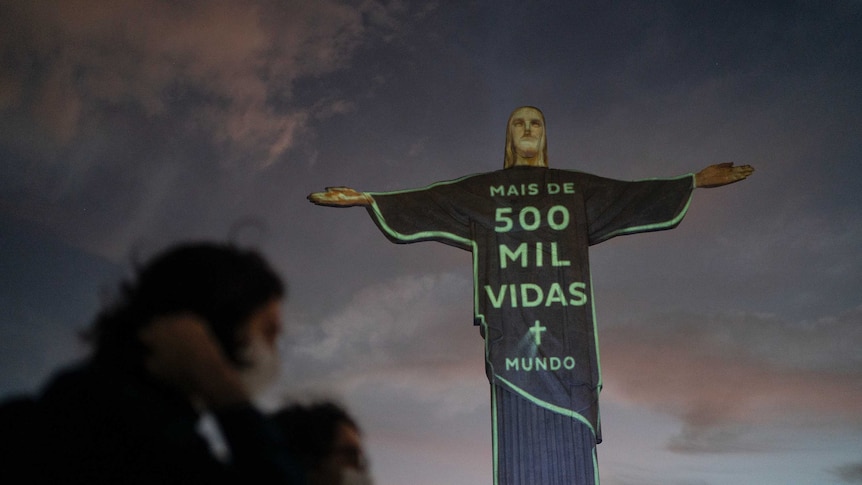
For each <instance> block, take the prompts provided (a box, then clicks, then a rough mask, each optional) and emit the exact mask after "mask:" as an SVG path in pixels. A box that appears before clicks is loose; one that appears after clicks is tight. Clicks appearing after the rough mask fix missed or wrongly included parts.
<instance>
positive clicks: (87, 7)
mask: <svg viewBox="0 0 862 485" xmlns="http://www.w3.org/2000/svg"><path fill="white" fill-rule="evenodd" d="M561 5H564V6H561ZM521 105H533V106H537V107H539V108H540V109H542V110H543V111H544V113H545V116H546V120H547V138H548V144H549V163H550V165H551V166H552V167H554V168H561V169H573V170H581V171H585V172H590V173H595V174H598V175H603V176H606V177H612V178H617V179H623V180H634V179H642V178H650V177H672V176H677V175H681V174H685V173H689V172H696V171H698V170H699V169H701V168H703V167H705V166H707V165H710V164H713V163H720V162H735V163H738V164H751V165H753V166H754V167H755V168H756V170H757V171H756V172H755V173H754V175H753V176H752V177H751V178H749V179H748V180H746V181H743V182H741V183H738V184H734V185H730V186H727V187H723V188H718V189H698V190H696V191H695V194H694V197H693V201H692V203H691V207H690V209H689V211H688V214H687V216H686V218H685V219H684V220H683V221H682V223H681V224H680V225H679V227H677V228H676V229H674V230H671V231H664V232H657V233H649V234H641V235H633V236H627V237H618V238H615V239H612V240H610V241H607V242H605V243H602V244H599V245H596V246H594V247H592V248H591V264H592V273H593V285H594V291H595V295H594V296H595V306H596V315H597V319H598V329H599V339H600V342H601V346H600V349H601V364H602V371H603V380H604V390H603V392H602V394H601V414H602V429H603V437H604V442H603V443H602V444H600V445H599V446H598V461H599V470H600V476H601V483H602V484H603V485H731V484H734V485H735V484H757V485H787V484H803V485H843V484H860V483H862V251H860V249H862V2H860V1H859V0H822V1H821V0H810V1H789V0H788V1H718V0H716V1H691V0H681V1H594V2H585V1H571V2H523V1H522V2H513V1H509V0H504V1H464V2H454V1H452V2H419V1H416V2H412V1H398V0H393V1H378V0H356V1H336V0H319V1H278V0H269V1H252V0H248V1H240V0H229V1H228V0H226V1H206V2H203V1H201V2H176V1H166V0H162V1H156V0H104V1H96V0H89V1H83V0H81V1H78V0H56V1H47V0H45V1H37V0H33V1H23V0H0V170H2V172H0V369H2V373H0V398H3V397H7V396H9V395H12V394H15V393H20V392H32V391H36V390H37V389H39V388H40V387H41V386H42V385H44V383H45V381H46V379H48V378H49V377H50V375H52V374H53V373H54V372H56V371H57V370H58V369H60V368H62V367H63V366H64V365H68V364H69V363H71V362H74V361H75V360H76V359H78V358H80V357H81V356H83V355H85V352H86V348H85V347H83V346H82V345H81V343H80V342H79V340H78V337H77V335H78V332H80V331H81V330H82V329H84V328H86V326H87V325H89V323H90V321H91V320H92V318H93V316H94V315H95V313H96V312H97V311H98V309H99V308H100V306H101V305H102V303H104V302H105V301H110V297H111V295H112V294H113V292H114V291H115V290H116V288H117V285H118V283H119V282H120V281H121V279H122V278H124V277H126V276H128V275H129V274H130V272H131V268H132V267H133V263H135V262H139V261H143V260H146V259H147V258H148V257H150V256H152V255H153V254H155V253H156V252H158V251H159V250H161V249H163V248H165V247H167V246H168V245H170V244H173V243H177V242H180V241H188V240H199V239H209V240H220V241H227V240H231V241H235V242H238V243H239V244H241V245H245V246H252V247H257V248H260V249H261V250H262V251H263V252H264V254H265V255H266V256H267V258H268V259H270V260H271V261H272V263H273V264H274V266H275V267H276V268H277V270H278V271H279V272H280V273H281V274H282V275H283V276H284V278H285V279H286V280H287V282H288V284H289V287H290V290H289V291H290V293H289V299H288V300H287V301H286V303H285V306H284V312H285V324H286V332H285V335H284V342H283V345H282V348H283V351H284V357H285V358H284V365H283V367H284V369H283V370H284V372H283V377H282V381H281V383H280V385H279V386H278V388H277V389H275V390H274V391H273V393H272V394H271V395H270V396H268V399H267V401H266V403H267V405H269V406H276V405H278V404H280V403H283V402H288V401H293V400H309V399H312V398H322V397H332V398H335V399H337V400H339V401H341V402H343V403H344V404H345V405H346V406H347V407H348V408H349V409H350V410H351V412H352V413H353V414H354V415H355V416H356V418H357V419H358V421H359V422H360V424H361V425H362V427H363V429H364V432H365V438H366V442H367V446H368V453H369V455H370V460H371V464H372V472H373V474H374V476H375V479H376V482H377V483H378V484H379V485H441V484H447V485H475V484H487V483H491V421H490V404H489V403H490V395H489V387H488V382H487V379H486V378H485V374H484V363H483V342H482V339H481V337H480V336H479V331H478V328H477V327H474V326H473V325H472V310H473V305H472V301H471V298H472V294H473V293H472V292H473V290H472V272H471V270H472V267H471V259H470V253H468V252H466V251H461V250H458V249H455V248H452V247H449V246H446V245H443V244H439V243H432V242H425V243H419V244H410V245H396V244H392V243H390V242H389V241H388V240H387V239H386V237H384V236H383V235H382V234H381V233H380V231H379V230H378V229H377V227H376V226H375V225H374V223H373V222H372V220H371V218H370V217H369V216H368V215H367V213H366V212H365V210H363V209H360V208H343V209H336V208H328V207H319V206H315V205H313V204H311V203H309V202H308V201H307V200H306V195H307V194H308V193H310V192H314V191H319V190H323V188H324V187H326V186H332V185H348V186H351V187H354V188H356V189H358V190H367V191H389V190H396V189H405V188H415V187H422V186H425V185H428V184H430V183H433V182H437V181H441V180H450V179H454V178H457V177H460V176H463V175H467V174H470V173H479V172H488V171H492V170H497V169H499V168H502V166H503V144H504V140H505V125H506V119H507V117H508V115H509V113H510V112H511V111H512V110H513V109H514V108H516V107H518V106H521Z"/></svg>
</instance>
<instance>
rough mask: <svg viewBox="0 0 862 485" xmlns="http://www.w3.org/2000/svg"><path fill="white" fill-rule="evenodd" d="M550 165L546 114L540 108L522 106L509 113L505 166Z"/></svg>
mask: <svg viewBox="0 0 862 485" xmlns="http://www.w3.org/2000/svg"><path fill="white" fill-rule="evenodd" d="M518 165H526V166H532V167H547V166H548V141H547V139H546V138H545V115H543V114H542V111H541V110H539V108H534V107H532V106H521V107H520V108H518V109H516V110H515V111H513V112H512V114H511V115H509V122H508V124H507V125H506V153H505V157H504V159H503V167H504V168H510V167H514V166H518Z"/></svg>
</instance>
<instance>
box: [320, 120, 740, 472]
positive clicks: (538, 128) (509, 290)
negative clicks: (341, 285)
mask: <svg viewBox="0 0 862 485" xmlns="http://www.w3.org/2000/svg"><path fill="white" fill-rule="evenodd" d="M504 167H505V168H504V169H503V170H498V171H495V172H490V173H483V174H475V175H468V176H466V177H462V178H459V179H457V180H451V181H446V182H438V183H435V184H432V185H429V186H428V187H424V188H420V189H412V190H401V191H396V192H387V193H381V192H358V191H356V190H353V189H351V188H348V187H329V188H327V190H326V192H317V193H313V194H310V195H309V196H308V199H309V200H310V201H312V202H314V203H315V204H319V205H327V206H354V205H361V206H366V207H367V209H368V212H369V213H370V214H371V217H372V218H373V219H374V221H375V223H376V224H377V225H378V227H379V228H380V230H381V231H382V232H383V233H384V234H385V235H386V236H387V237H388V238H389V239H390V240H392V241H393V242H397V243H412V242H417V241H439V242H443V243H446V244H449V245H452V246H456V247H459V248H461V249H466V250H468V251H472V253H473V278H474V281H473V288H474V295H473V297H474V312H475V315H474V317H475V324H476V325H478V326H480V332H481V335H482V337H483V338H484V339H485V363H486V364H485V366H486V374H487V376H488V380H489V381H490V383H491V388H492V392H491V408H492V419H493V457H494V463H493V465H494V483H495V484H498V485H516V484H517V485H545V484H550V483H554V484H557V483H559V484H566V485H569V484H592V483H597V482H598V466H597V464H596V453H595V446H596V444H597V443H599V442H601V429H600V425H599V411H598V398H599V391H600V390H601V387H602V379H601V372H600V367H599V358H598V354H599V352H598V341H597V335H596V327H595V319H594V317H593V312H594V305H593V289H592V284H591V279H590V268H589V260H588V247H589V246H590V245H593V244H597V243H600V242H602V241H606V240H608V239H610V238H612V237H615V236H619V235H625V234H633V233H638V232H647V231H657V230H663V229H671V228H673V227H675V226H676V225H677V224H679V222H680V221H681V220H682V218H683V216H684V215H685V213H686V210H687V209H688V205H689V202H690V199H691V193H692V189H694V188H695V187H718V186H722V185H727V184H730V183H733V182H737V181H740V180H743V179H745V178H746V177H748V176H749V175H751V174H752V172H753V171H754V169H753V168H752V167H750V166H748V165H744V166H734V165H733V164H732V163H725V164H718V165H711V166H709V167H707V168H705V169H703V170H702V171H700V172H698V173H697V174H688V175H684V176H681V177H677V178H672V179H651V180H645V181H635V182H624V181H618V180H611V179H607V178H603V177H598V176H595V175H590V174H586V173H582V172H577V171H571V170H557V169H551V168H548V154H547V142H546V138H545V119H544V115H543V114H542V112H541V111H539V110H538V109H536V108H533V107H521V108H518V109H516V110H515V111H514V112H513V113H512V115H511V116H510V117H509V122H508V126H507V128H506V150H505V163H504Z"/></svg>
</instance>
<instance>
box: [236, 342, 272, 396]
mask: <svg viewBox="0 0 862 485" xmlns="http://www.w3.org/2000/svg"><path fill="white" fill-rule="evenodd" d="M239 356H240V358H241V359H242V360H243V361H244V362H247V363H248V366H246V367H243V368H241V369H240V371H239V372H240V379H242V383H243V384H244V385H245V388H246V390H248V392H249V393H250V394H251V395H252V396H259V395H260V394H261V393H263V392H264V391H266V390H267V389H269V388H270V387H271V386H272V385H273V384H275V382H276V380H278V374H279V371H280V368H281V365H280V359H279V356H278V349H277V347H276V346H274V345H270V344H269V343H267V341H266V340H265V339H264V338H263V337H261V336H258V335H254V336H252V338H251V340H250V341H249V343H248V345H246V347H245V348H243V349H242V350H241V351H240V355H239Z"/></svg>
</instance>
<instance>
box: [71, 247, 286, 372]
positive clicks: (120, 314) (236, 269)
mask: <svg viewBox="0 0 862 485" xmlns="http://www.w3.org/2000/svg"><path fill="white" fill-rule="evenodd" d="M285 291H286V290H285V286H284V284H283V283H282V281H281V278H279V276H278V275H277V274H276V273H275V271H274V270H273V269H272V268H271V267H270V266H269V264H268V263H267V262H266V260H264V258H263V257H262V256H261V255H260V254H259V253H258V252H256V251H253V250H247V249H239V248H237V247H235V246H233V245H230V244H219V243H207V242H198V243H186V244H181V245H177V246H173V247H171V248H168V249H167V250H165V251H164V252H163V253H161V254H159V255H157V256H156V257H154V258H153V259H152V260H150V261H149V262H148V263H147V264H145V265H143V266H142V267H139V268H138V269H137V271H136V275H135V277H134V279H133V280H132V281H126V282H124V283H123V284H122V285H121V287H120V294H119V298H118V300H117V301H116V302H115V303H114V304H113V305H110V306H108V307H107V308H105V309H104V310H103V311H102V312H101V313H100V314H99V315H98V316H97V317H96V320H95V322H94V324H93V326H92V328H91V329H90V332H89V333H88V334H87V337H88V338H89V339H90V340H91V341H92V342H93V343H94V344H95V348H94V355H93V358H94V359H95V360H96V361H97V362H103V363H108V364H111V365H123V366H131V367H135V368H137V367H139V366H140V365H142V362H143V357H144V348H143V346H142V344H141V343H140V342H139V340H138V337H137V335H138V332H139V331H140V330H141V329H142V328H143V327H145V326H146V325H148V324H149V323H150V322H152V321H153V319H154V318H156V317H159V316H164V315H171V314H176V313H185V312H189V313H193V314H195V315H198V316H200V317H202V318H203V319H204V320H205V321H206V322H207V323H208V325H209V327H210V329H211V330H212V331H213V333H214V335H215V336H216V338H217V339H218V341H219V343H220V344H221V346H222V349H223V350H224V351H225V354H226V355H227V356H228V358H229V359H231V361H233V362H234V363H236V364H237V365H242V362H241V361H240V360H239V357H238V355H237V353H238V342H237V338H236V337H237V335H236V334H237V331H238V329H239V328H240V327H241V325H242V324H243V323H244V322H245V320H246V319H247V318H248V317H249V316H250V315H251V314H252V313H253V312H254V311H256V310H258V309H259V308H261V307H262V306H263V305H265V304H266V303H267V302H269V301H271V300H272V299H273V298H280V297H282V296H284V294H285Z"/></svg>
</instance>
